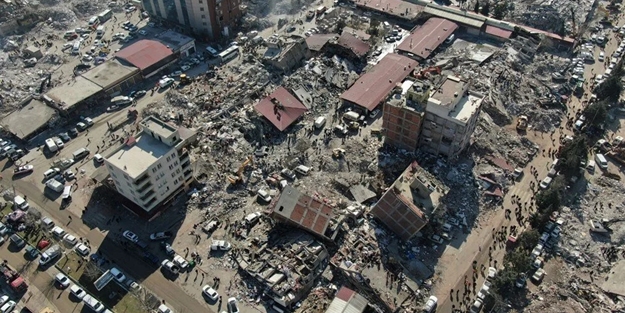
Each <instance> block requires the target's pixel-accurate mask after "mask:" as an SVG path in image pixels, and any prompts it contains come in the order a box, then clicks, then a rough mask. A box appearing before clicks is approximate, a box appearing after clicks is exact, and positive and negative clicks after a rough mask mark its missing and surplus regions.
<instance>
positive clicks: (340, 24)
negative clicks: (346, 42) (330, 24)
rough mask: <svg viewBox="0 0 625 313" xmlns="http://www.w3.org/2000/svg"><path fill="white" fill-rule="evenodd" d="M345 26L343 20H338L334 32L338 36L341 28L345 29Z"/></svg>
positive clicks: (341, 30)
mask: <svg viewBox="0 0 625 313" xmlns="http://www.w3.org/2000/svg"><path fill="white" fill-rule="evenodd" d="M345 26H347V23H345V20H343V19H339V20H338V22H336V32H337V33H339V34H340V33H341V32H343V28H345Z"/></svg>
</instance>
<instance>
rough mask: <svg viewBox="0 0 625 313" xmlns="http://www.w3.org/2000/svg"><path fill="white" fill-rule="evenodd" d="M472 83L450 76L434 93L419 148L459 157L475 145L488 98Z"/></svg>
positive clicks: (428, 103) (426, 115)
mask: <svg viewBox="0 0 625 313" xmlns="http://www.w3.org/2000/svg"><path fill="white" fill-rule="evenodd" d="M469 87H470V84H469V83H468V82H467V81H464V80H462V79H460V78H458V77H455V76H447V77H446V78H445V79H444V80H443V81H442V82H441V83H440V84H438V85H437V86H436V87H435V88H434V89H432V91H431V93H430V97H429V99H428V102H427V106H426V108H425V121H424V122H423V129H422V130H421V139H420V143H419V145H420V146H421V148H422V149H424V150H425V151H429V152H431V153H433V154H442V155H444V156H447V157H448V158H452V157H456V156H458V154H460V152H462V150H464V149H465V148H466V147H467V146H468V145H469V143H470V142H471V135H472V134H473V131H474V130H475V126H476V125H477V119H478V116H479V114H480V110H481V108H482V100H483V99H484V96H483V95H481V94H478V93H476V92H472V91H470V90H469Z"/></svg>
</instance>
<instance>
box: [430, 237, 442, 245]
mask: <svg viewBox="0 0 625 313" xmlns="http://www.w3.org/2000/svg"><path fill="white" fill-rule="evenodd" d="M428 239H430V241H431V242H433V243H435V244H439V245H440V244H442V243H443V238H442V237H441V236H439V235H432V236H430V237H429V238H428Z"/></svg>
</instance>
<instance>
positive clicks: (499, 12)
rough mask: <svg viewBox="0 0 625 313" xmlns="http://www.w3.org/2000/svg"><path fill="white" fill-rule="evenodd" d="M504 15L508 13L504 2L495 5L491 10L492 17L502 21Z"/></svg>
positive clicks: (506, 4)
mask: <svg viewBox="0 0 625 313" xmlns="http://www.w3.org/2000/svg"><path fill="white" fill-rule="evenodd" d="M506 13H508V3H507V2H505V1H501V2H499V3H497V4H495V9H494V10H493V17H494V18H496V19H498V20H502V19H503V18H504V17H505V16H506Z"/></svg>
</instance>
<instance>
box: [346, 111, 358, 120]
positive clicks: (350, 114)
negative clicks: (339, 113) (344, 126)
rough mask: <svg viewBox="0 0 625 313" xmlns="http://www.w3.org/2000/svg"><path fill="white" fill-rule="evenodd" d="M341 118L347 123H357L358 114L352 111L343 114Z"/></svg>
mask: <svg viewBox="0 0 625 313" xmlns="http://www.w3.org/2000/svg"><path fill="white" fill-rule="evenodd" d="M343 118H344V119H346V120H348V121H353V122H356V121H358V118H360V114H358V113H356V112H354V111H349V112H347V113H345V114H343Z"/></svg>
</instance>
